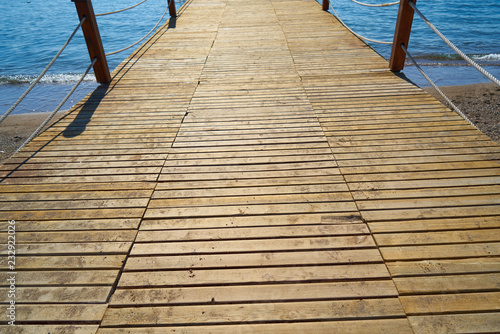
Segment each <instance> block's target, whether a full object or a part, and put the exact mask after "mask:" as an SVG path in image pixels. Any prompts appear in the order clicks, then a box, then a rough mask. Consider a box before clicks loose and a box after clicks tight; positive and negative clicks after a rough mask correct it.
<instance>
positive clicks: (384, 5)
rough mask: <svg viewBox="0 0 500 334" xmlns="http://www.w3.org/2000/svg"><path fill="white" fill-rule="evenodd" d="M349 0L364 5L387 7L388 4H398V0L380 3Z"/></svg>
mask: <svg viewBox="0 0 500 334" xmlns="http://www.w3.org/2000/svg"><path fill="white" fill-rule="evenodd" d="M351 1H352V2H354V3H357V4H358V5H361V6H366V7H389V6H395V5H399V1H395V2H388V3H382V4H369V3H364V2H359V1H356V0H351Z"/></svg>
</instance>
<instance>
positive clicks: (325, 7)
mask: <svg viewBox="0 0 500 334" xmlns="http://www.w3.org/2000/svg"><path fill="white" fill-rule="evenodd" d="M329 7H330V1H329V0H323V10H324V11H325V12H328V9H329Z"/></svg>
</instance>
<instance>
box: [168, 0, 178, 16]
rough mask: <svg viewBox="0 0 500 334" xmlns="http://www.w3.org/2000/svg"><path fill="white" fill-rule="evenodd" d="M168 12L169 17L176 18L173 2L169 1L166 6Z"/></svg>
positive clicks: (172, 0)
mask: <svg viewBox="0 0 500 334" xmlns="http://www.w3.org/2000/svg"><path fill="white" fill-rule="evenodd" d="M168 12H169V14H170V17H177V12H176V10H175V0H170V3H169V5H168Z"/></svg>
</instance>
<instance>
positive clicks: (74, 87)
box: [13, 58, 97, 155]
mask: <svg viewBox="0 0 500 334" xmlns="http://www.w3.org/2000/svg"><path fill="white" fill-rule="evenodd" d="M96 61H97V58H94V60H93V61H92V63H90V66H89V67H88V68H87V70H86V71H85V73H83V75H82V76H81V77H80V80H78V82H77V83H76V84H75V85H74V86H73V88H72V89H71V91H70V92H69V93H68V94H66V96H65V97H64V99H63V100H62V101H61V102H60V103H59V105H58V106H57V107H56V109H54V111H52V112H51V113H50V115H49V116H48V117H47V118H46V119H45V121H43V123H42V124H41V125H40V126H39V127H38V128H37V129H36V130H35V131H33V133H32V134H31V136H29V138H28V139H26V141H25V142H24V143H23V144H22V145H21V146H20V147H19V148H18V149H17V150H16V152H14V154H16V153H18V152H19V151H20V150H21V149H22V148H23V147H24V146H26V145H27V144H28V143H29V142H30V141H31V140H32V139H33V138H35V137H36V136H37V135H38V133H39V132H40V131H41V130H42V129H43V128H44V127H45V126H46V125H47V124H48V123H49V122H50V120H51V119H52V117H54V115H55V114H56V113H57V112H58V111H59V109H61V107H62V106H63V105H64V104H65V103H66V101H68V99H69V98H70V96H71V95H72V94H73V92H74V91H75V90H76V89H77V88H78V86H79V85H80V83H81V82H82V81H83V79H84V78H85V76H86V75H87V74H88V73H89V71H90V69H91V68H92V66H94V64H95V62H96ZM14 154H13V155H14Z"/></svg>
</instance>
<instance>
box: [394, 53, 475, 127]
mask: <svg viewBox="0 0 500 334" xmlns="http://www.w3.org/2000/svg"><path fill="white" fill-rule="evenodd" d="M401 48H402V49H403V50H404V52H405V53H406V55H407V56H408V58H409V59H410V60H411V62H412V63H413V64H414V65H415V67H416V68H417V69H418V71H419V72H420V73H421V74H422V75H423V76H424V78H425V79H426V80H427V81H428V82H429V84H430V85H431V86H432V87H433V88H434V89H435V90H436V92H438V93H439V95H441V96H442V97H443V99H445V101H446V102H447V103H448V104H449V105H450V106H451V107H452V108H453V110H455V111H456V112H457V114H459V115H460V116H462V118H463V119H465V120H466V121H467V122H469V123H470V124H471V125H472V126H474V127H475V128H476V129H478V127H477V126H476V125H475V124H474V123H472V122H471V120H470V119H469V118H468V117H467V116H466V115H465V114H464V113H463V112H462V111H461V110H460V109H459V108H458V107H457V106H456V105H455V104H454V103H453V102H451V100H450V99H449V98H448V97H447V96H446V95H445V94H444V93H443V92H442V91H441V89H439V87H438V86H437V85H436V84H435V83H434V81H432V79H431V78H429V76H428V75H427V74H426V73H425V72H424V70H423V69H422V67H420V65H419V64H418V63H417V62H416V61H415V59H414V58H413V57H412V55H411V54H410V52H408V50H407V49H406V47H405V46H404V44H401ZM478 130H479V129H478Z"/></svg>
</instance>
